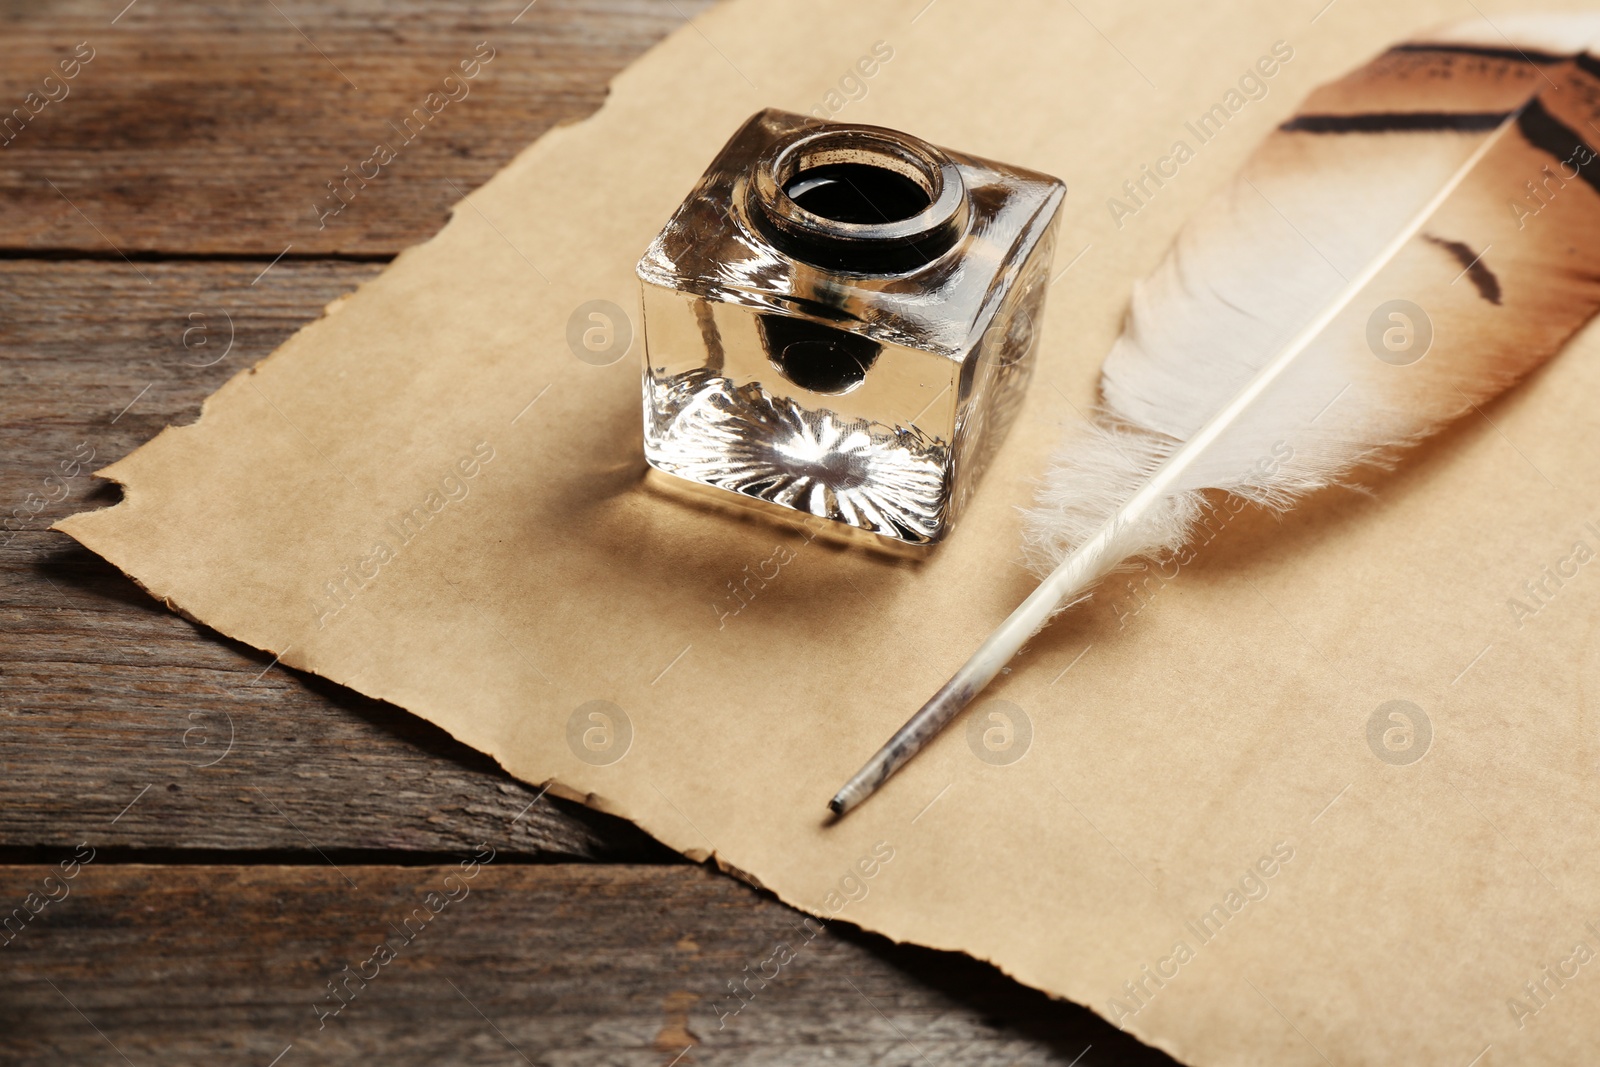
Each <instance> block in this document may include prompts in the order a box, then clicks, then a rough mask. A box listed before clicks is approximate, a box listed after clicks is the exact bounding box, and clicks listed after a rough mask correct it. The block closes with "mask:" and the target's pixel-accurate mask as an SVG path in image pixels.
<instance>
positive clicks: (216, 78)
mask: <svg viewBox="0 0 1600 1067" xmlns="http://www.w3.org/2000/svg"><path fill="white" fill-rule="evenodd" d="M708 2H709V0H581V2H580V0H538V2H537V3H534V4H532V5H528V3H527V0H506V2H503V3H488V4H481V5H472V6H470V7H466V6H457V5H452V4H444V3H439V2H437V0H402V2H399V3H395V2H391V0H340V2H339V3H336V4H325V3H314V2H311V0H274V2H273V3H265V2H263V3H251V4H224V3H216V2H205V3H190V4H181V5H178V4H172V3H169V2H159V0H142V2H136V3H135V4H134V5H133V6H132V7H130V8H128V9H127V11H126V13H125V14H123V15H121V17H120V18H117V20H116V22H115V23H114V24H113V22H112V18H113V16H115V15H116V14H117V13H118V11H120V10H122V9H123V5H124V3H126V0H105V2H100V0H95V2H87V0H84V2H76V3H59V4H51V5H49V6H48V8H44V9H41V7H40V5H38V4H37V3H34V2H32V0H17V2H14V3H8V4H6V5H5V6H4V7H3V8H0V116H7V115H10V114H11V112H12V110H13V109H15V108H17V107H19V106H22V105H23V104H24V102H25V100H26V97H27V94H28V93H30V92H35V93H39V94H40V95H39V97H38V98H37V99H38V100H43V101H48V97H47V96H46V95H45V94H44V93H43V92H42V91H41V87H42V86H43V81H44V78H45V77H46V75H49V74H50V73H51V71H52V69H53V67H54V66H55V64H57V63H58V62H59V61H60V60H61V59H63V58H65V57H70V56H71V55H72V54H73V52H74V50H75V48H76V47H77V46H78V45H79V44H80V43H83V42H87V44H88V47H89V48H90V49H92V50H93V58H92V59H91V60H90V61H89V62H88V63H87V64H86V65H82V66H81V69H79V70H78V73H77V75H76V77H74V78H72V79H71V80H70V81H66V82H61V85H62V86H63V87H64V91H65V95H64V96H63V97H62V98H61V99H60V100H58V101H55V102H45V103H43V104H42V106H41V105H40V104H38V103H37V102H36V103H35V105H34V106H35V107H38V108H39V110H38V114H37V115H33V116H32V117H31V119H30V120H29V121H27V123H26V125H25V126H23V127H21V128H20V129H13V130H12V131H11V132H12V133H14V135H15V136H14V139H13V140H11V142H10V143H9V144H6V145H5V146H4V147H0V244H3V245H4V246H5V247H9V248H30V249H71V250H75V251H79V252H89V253H94V254H99V255H106V256H110V257H113V258H116V257H118V256H119V255H120V254H123V253H125V254H128V255H135V256H136V255H137V254H138V253H140V252H181V253H185V254H190V253H196V252H201V253H235V254H238V253H244V254H254V255H266V256H274V255H277V254H278V253H279V252H281V251H283V250H284V249H285V248H286V247H289V246H291V245H292V250H291V253H290V254H291V255H307V254H327V253H353V254H375V253H376V254H385V255H392V254H394V253H396V252H398V251H399V250H401V249H402V248H405V247H407V246H409V245H412V244H415V243H417V242H418V241H422V240H424V239H426V238H428V237H430V236H432V235H433V234H434V233H435V232H436V231H437V230H438V229H439V227H440V226H441V225H442V224H443V223H444V220H445V216H446V211H447V209H448V208H449V206H450V204H452V203H453V202H455V201H456V200H457V199H459V198H460V196H461V194H462V193H463V192H470V191H471V190H472V189H473V188H475V187H477V186H478V185H481V184H482V183H483V182H484V181H486V180H487V179H488V178H489V177H490V176H491V175H493V174H494V173H495V171H497V170H499V169H500V168H501V167H502V166H503V165H504V164H505V163H506V162H507V161H509V160H510V159H511V157H512V156H513V155H515V154H516V153H517V152H518V151H520V150H521V149H522V148H524V147H526V146H527V145H528V144H530V143H532V142H533V141H534V140H536V139H537V138H538V137H539V135H540V134H542V133H544V132H545V131H546V130H548V129H549V128H550V127H552V126H555V125H557V124H560V123H566V122H573V121H576V120H578V119H581V118H583V117H585V116H586V115H588V114H589V113H590V112H592V111H593V110H594V109H595V108H597V107H599V106H600V104H601V102H602V101H603V100H604V99H605V93H606V84H607V82H608V81H609V80H610V79H611V77H612V76H613V75H615V74H616V73H617V72H618V71H620V70H621V69H622V68H623V67H624V66H626V65H627V64H628V63H629V62H630V61H632V60H633V59H635V58H637V57H638V56H639V55H640V54H642V53H643V52H644V51H645V50H646V49H647V48H649V47H650V46H651V45H652V44H654V43H655V42H656V41H658V40H659V39H660V38H661V37H663V36H665V35H666V34H667V33H668V32H669V31H671V30H673V29H676V28H677V27H679V26H681V25H683V22H684V20H685V18H686V17H688V16H691V15H693V14H695V13H697V12H698V11H700V10H702V9H703V8H705V7H706V6H707V4H708ZM524 10H525V13H524V14H522V15H521V17H520V18H519V17H517V16H518V13H519V12H522V11H524ZM513 19H515V21H514V22H513ZM480 42H487V45H488V48H489V49H491V50H492V52H493V58H492V59H491V60H489V62H488V63H487V64H486V65H482V66H481V69H480V70H479V72H478V75H477V76H476V77H475V78H473V79H471V80H470V82H469V83H467V84H466V85H465V89H464V90H463V89H462V88H456V87H454V86H452V87H449V88H448V89H445V88H444V87H443V80H444V78H445V77H446V76H447V75H448V74H450V72H451V71H452V70H455V69H458V67H459V64H460V63H461V62H462V61H463V60H471V59H472V58H473V57H474V56H475V55H476V53H477V46H478V44H479V43H480ZM707 56H708V57H709V59H710V60H711V61H714V62H722V60H721V59H719V58H718V57H717V55H716V53H715V52H714V51H712V50H711V48H710V47H709V46H708V47H707ZM57 81H58V82H60V79H59V78H58V79H57ZM50 91H51V92H52V93H53V94H55V95H58V96H59V95H61V94H62V92H63V88H58V87H56V85H55V84H54V83H53V84H52V86H51V87H50ZM446 91H448V92H452V93H454V94H455V95H457V96H461V95H462V93H463V91H465V95H464V96H462V98H461V99H460V100H458V101H447V102H446V103H445V104H444V105H443V106H439V105H438V104H437V103H433V104H429V105H427V107H428V108H429V109H432V108H437V113H436V114H434V113H433V111H432V110H429V115H430V119H429V121H428V122H427V123H426V124H423V123H420V122H416V123H415V124H414V129H411V130H408V129H406V128H405V119H406V117H407V116H409V115H412V114H413V111H414V109H415V108H418V107H422V106H424V104H425V101H426V100H427V98H428V96H429V94H430V93H435V92H439V93H440V94H441V96H443V93H444V92H446ZM24 118H28V116H27V115H26V114H25V115H24ZM391 123H392V124H393V125H391ZM396 127H399V128H400V129H401V130H402V131H403V132H405V133H406V134H407V135H408V136H409V135H411V134H413V133H414V136H411V140H410V142H409V143H403V139H402V137H401V134H400V133H397V132H396ZM417 131H420V132H417ZM379 142H384V143H389V144H391V145H392V147H394V148H395V150H396V156H395V159H394V160H393V162H391V163H389V164H388V165H386V166H382V167H381V168H379V167H369V168H367V173H371V172H372V171H373V170H374V169H377V170H378V172H379V176H378V177H377V178H376V179H374V180H372V181H370V182H367V183H366V185H365V187H364V188H359V187H351V195H352V196H353V199H351V201H350V203H349V205H348V207H347V208H346V209H345V210H344V211H343V212H342V213H341V214H340V215H338V216H337V217H335V218H333V219H332V220H330V221H328V222H327V223H326V225H325V226H319V212H318V210H317V207H316V205H319V204H321V205H324V206H328V205H330V204H331V201H330V199H329V198H330V196H331V195H332V194H330V192H329V190H328V187H327V183H328V182H329V181H334V182H340V181H342V179H343V178H344V177H345V175H346V174H347V173H349V172H347V171H346V170H345V168H346V167H349V168H350V170H351V171H357V170H359V169H360V167H359V164H360V163H362V162H363V161H364V160H367V159H370V158H371V157H372V153H373V149H374V148H375V147H376V145H377V144H378V143H379ZM119 261H120V260H119Z"/></svg>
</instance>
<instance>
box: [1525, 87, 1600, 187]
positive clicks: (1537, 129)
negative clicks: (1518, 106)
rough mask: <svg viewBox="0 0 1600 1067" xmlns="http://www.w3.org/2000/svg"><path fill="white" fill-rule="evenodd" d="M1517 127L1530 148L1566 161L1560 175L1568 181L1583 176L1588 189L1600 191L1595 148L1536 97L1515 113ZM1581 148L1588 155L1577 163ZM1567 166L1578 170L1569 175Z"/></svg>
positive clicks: (1598, 166) (1559, 160)
mask: <svg viewBox="0 0 1600 1067" xmlns="http://www.w3.org/2000/svg"><path fill="white" fill-rule="evenodd" d="M1517 129H1518V130H1520V131H1522V136H1524V137H1526V138H1527V139H1528V143H1529V144H1531V145H1533V147H1535V148H1537V149H1539V150H1540V151H1541V152H1548V153H1549V154H1550V155H1552V156H1554V157H1555V158H1556V161H1557V162H1559V163H1565V164H1566V166H1565V167H1562V168H1561V171H1562V172H1561V174H1560V177H1562V178H1565V179H1567V180H1569V181H1570V180H1571V179H1573V178H1575V177H1576V178H1582V179H1583V180H1584V181H1585V182H1587V183H1588V185H1589V187H1590V188H1592V189H1593V190H1594V191H1595V192H1597V193H1600V164H1597V158H1596V157H1597V153H1596V152H1595V150H1594V147H1593V146H1591V145H1590V144H1589V142H1588V141H1586V140H1584V138H1582V137H1580V136H1579V135H1578V133H1577V131H1575V130H1573V128H1572V127H1571V126H1568V125H1567V124H1566V123H1564V122H1562V121H1561V120H1560V119H1558V118H1556V117H1555V116H1554V115H1552V114H1550V112H1548V111H1546V110H1545V108H1544V104H1542V103H1540V101H1539V99H1538V97H1535V98H1534V99H1532V100H1530V101H1528V106H1527V107H1525V108H1523V109H1522V114H1520V115H1518V116H1517ZM1580 149H1582V150H1583V152H1584V154H1585V155H1586V156H1587V158H1586V159H1585V160H1584V161H1583V162H1581V163H1579V162H1576V160H1577V158H1578V155H1579V150H1580ZM1568 168H1571V169H1573V170H1576V171H1577V172H1578V173H1577V174H1575V175H1574V174H1568V173H1566V171H1567V169H1568Z"/></svg>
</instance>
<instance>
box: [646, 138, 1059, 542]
mask: <svg viewBox="0 0 1600 1067" xmlns="http://www.w3.org/2000/svg"><path fill="white" fill-rule="evenodd" d="M1065 192H1066V187H1065V186H1064V185H1063V184H1062V183H1061V182H1060V181H1059V180H1057V179H1055V178H1051V177H1049V176H1048V175H1044V174H1038V173H1035V172H1032V171H1028V170H1023V169H1020V168H1017V167H1011V166H1006V165H1004V164H999V163H994V162H990V161H988V160H983V159H978V158H975V157H972V156H967V155H963V154H961V153H957V152H950V151H946V150H943V149H939V148H935V147H934V146H933V145H930V144H927V143H926V142H924V141H921V140H919V139H918V138H915V137H911V136H908V135H906V134H903V133H899V132H896V131H894V130H889V129H884V128H881V127H876V126H860V125H843V124H834V123H825V122H820V121H818V120H816V119H814V118H810V117H807V116H803V115H795V114H790V113H787V112H782V111H774V110H767V111H763V112H761V113H759V114H757V115H755V116H754V117H753V118H751V119H750V120H749V121H748V122H746V123H745V124H744V126H743V127H742V128H741V129H740V130H739V131H738V132H737V133H736V134H734V136H733V138H732V140H730V141H729V142H728V143H727V145H725V146H724V147H723V149H722V151H721V152H720V153H718V155H717V157H716V159H714V160H713V161H712V163H711V166H710V167H709V168H708V169H707V170H706V172H705V174H704V175H703V176H702V177H701V179H700V181H699V183H698V184H697V185H696V186H695V188H694V190H693V191H692V192H691V193H690V194H689V196H688V198H687V199H686V200H685V201H684V202H683V204H682V205H681V206H680V207H679V208H678V210H677V211H676V212H675V213H674V214H673V216H672V218H671V219H670V220H669V221H668V222H667V224H666V227H665V228H664V229H663V230H662V231H661V233H660V234H658V235H657V237H656V238H655V240H654V241H653V242H652V243H651V245H650V247H649V249H648V250H647V251H646V252H645V254H644V257H643V258H642V259H641V260H640V261H639V265H638V273H639V277H640V279H641V280H642V282H643V286H642V288H643V300H644V338H645V345H644V349H645V353H644V359H645V367H644V446H645V456H646V459H647V460H648V461H649V464H650V467H651V471H652V482H653V484H655V485H656V486H658V487H661V488H676V489H678V490H686V491H689V492H690V493H691V494H693V495H696V496H699V497H700V498H701V499H706V498H708V497H709V498H713V499H720V500H722V501H723V502H725V503H735V502H737V503H741V504H743V505H746V506H749V507H754V508H756V509H758V510H768V511H771V510H773V509H776V511H777V512H778V513H779V514H786V515H787V516H788V517H789V518H791V519H793V518H796V517H797V516H796V515H795V512H800V513H802V514H803V515H810V516H817V517H820V518H822V519H825V520H828V522H827V523H826V524H825V525H826V528H827V530H828V532H830V533H832V534H834V535H837V536H841V537H844V538H845V539H847V540H859V541H866V542H868V543H871V544H875V545H877V546H879V547H887V548H891V549H895V550H901V551H905V550H911V552H912V553H913V554H916V552H917V551H918V550H925V549H927V548H929V547H931V546H933V545H935V544H937V543H938V542H939V541H940V540H942V539H943V538H944V537H945V536H946V535H947V534H948V533H949V531H950V528H951V525H952V523H953V522H954V521H955V519H956V518H957V516H958V515H959V514H960V512H961V510H962V508H963V507H964V505H965V504H966V503H967V500H968V498H969V497H970V496H971V494H972V491H973V488H974V487H975V485H976V484H977V481H978V479H979V477H980V476H981V475H982V473H983V470H984V468H985V467H986V466H987V465H988V463H989V461H990V459H991V458H992V456H993V454H994V452H995V450H996V449H997V448H998V446H999V445H1000V443H1001V441H1002V440H1003V438H1004V436H1005V433H1006V431H1007V429H1009V427H1010V423H1011V421H1012V419H1013V417H1014V415H1015V414H1016V411H1017V408H1018V406H1019V405H1020V403H1021V400H1022V396H1023V393H1024V391H1025V389H1026V387H1027V383H1028V379H1029V377H1030V375H1031V372H1032V368H1033V357H1034V350H1035V347H1036V343H1037V338H1038V323H1039V314H1040V311H1041V309H1042V307H1043V304H1044V298H1045V292H1046V290H1047V289H1048V287H1049V269H1050V262H1051V255H1052V251H1053V244H1054V236H1055V223H1056V216H1057V210H1058V208H1059V207H1060V204H1061V201H1062V199H1063V197H1064V195H1065ZM663 476H664V477H663Z"/></svg>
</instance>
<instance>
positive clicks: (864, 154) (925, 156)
mask: <svg viewBox="0 0 1600 1067" xmlns="http://www.w3.org/2000/svg"><path fill="white" fill-rule="evenodd" d="M840 164H845V165H852V164H853V165H855V166H857V167H868V168H874V169H877V170H882V171H887V172H889V174H890V175H894V176H898V178H899V179H901V180H903V181H908V182H910V183H912V184H913V185H915V186H916V188H917V189H918V190H919V191H920V193H921V195H922V196H923V197H925V198H926V205H925V206H923V207H921V208H920V209H919V210H916V211H915V212H913V213H911V214H909V215H906V216H904V217H900V218H891V217H888V216H887V215H885V217H884V218H883V219H882V220H880V221H872V222H860V221H846V220H841V219H837V218H831V217H829V216H828V215H826V214H821V213H818V212H817V211H813V210H810V209H809V208H807V207H805V206H803V205H802V204H800V203H799V202H797V200H796V199H795V197H794V196H792V195H790V188H791V183H793V182H795V181H796V180H797V179H799V178H801V177H803V176H804V175H805V174H807V173H808V172H817V171H820V170H823V169H825V168H828V167H837V166H838V165H840ZM747 189H748V192H747V200H748V201H749V204H748V207H749V208H750V209H753V210H750V211H749V215H750V217H751V218H752V219H753V220H754V221H756V222H757V223H758V225H760V227H761V230H762V232H763V234H764V235H765V236H766V238H767V239H768V240H770V241H771V242H772V244H773V246H774V247H776V248H778V249H780V250H782V251H783V252H786V253H788V254H789V255H791V256H793V257H794V258H796V259H799V260H803V261H804V262H807V263H810V264H812V265H813V266H819V267H823V268H824V269H827V270H833V271H838V272H841V273H855V274H899V273H905V272H908V271H912V270H915V269H917V268H918V267H921V266H924V265H926V264H928V263H931V262H932V261H933V260H935V259H937V258H938V257H939V256H941V255H943V254H944V253H945V252H947V251H949V250H950V248H952V247H953V246H954V245H955V243H956V242H957V240H958V239H959V238H960V236H961V235H962V233H964V232H965V230H966V226H967V219H968V216H969V213H970V211H969V204H968V197H967V188H966V182H965V181H964V180H963V179H962V176H961V169H960V167H958V166H957V165H956V163H955V162H954V161H953V160H951V159H950V157H949V156H947V155H945V153H943V152H941V151H940V150H939V149H938V148H936V147H934V146H933V145H931V144H929V143H927V142H926V141H924V140H922V139H921V138H918V137H912V136H910V135H909V134H905V133H901V132H900V131H898V130H890V129H886V128H884V127H881V126H863V125H853V124H852V125H845V124H830V125H826V126H810V127H804V128H801V129H799V130H795V131H793V132H791V133H789V134H787V135H785V136H783V137H780V138H779V139H778V140H776V141H774V142H773V143H772V144H771V145H769V146H768V147H767V148H766V150H765V151H763V152H762V153H761V155H760V156H759V157H758V158H757V159H756V161H755V163H754V165H753V167H752V168H751V175H750V181H749V182H748V185H747Z"/></svg>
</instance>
